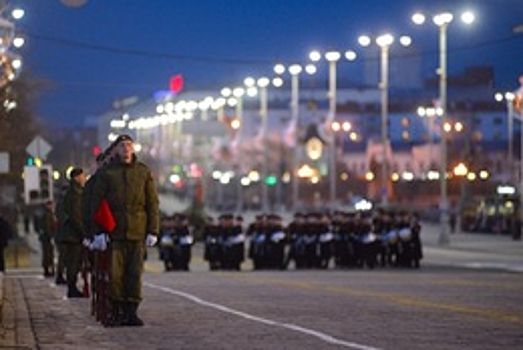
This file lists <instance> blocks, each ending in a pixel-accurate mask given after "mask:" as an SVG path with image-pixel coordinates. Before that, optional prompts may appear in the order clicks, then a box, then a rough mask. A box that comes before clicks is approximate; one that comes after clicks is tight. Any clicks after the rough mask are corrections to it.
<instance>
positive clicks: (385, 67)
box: [380, 45, 389, 206]
mask: <svg viewBox="0 0 523 350" xmlns="http://www.w3.org/2000/svg"><path fill="white" fill-rule="evenodd" d="M380 85H381V86H380V87H381V152H382V160H381V204H382V205H383V206H387V204H388V193H387V192H388V191H387V180H388V175H387V174H388V171H387V144H388V142H387V138H388V132H387V129H388V128H387V124H388V123H387V121H388V114H389V45H383V46H381V84H380Z"/></svg>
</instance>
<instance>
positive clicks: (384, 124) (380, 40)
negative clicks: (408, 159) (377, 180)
mask: <svg viewBox="0 0 523 350" xmlns="http://www.w3.org/2000/svg"><path fill="white" fill-rule="evenodd" d="M375 40H376V44H377V45H378V46H379V47H380V66H381V69H380V72H381V79H380V84H379V88H380V90H381V148H382V150H381V152H382V160H381V188H380V195H381V204H382V206H387V205H388V199H389V193H388V190H387V182H388V178H389V176H388V169H387V148H388V144H389V140H388V119H389V50H390V47H391V45H392V44H393V43H394V36H393V35H392V34H389V33H385V34H382V35H379V36H377V37H376V39H375ZM358 42H359V44H360V45H361V46H364V47H366V46H369V45H370V44H371V43H372V39H371V38H370V37H369V36H367V35H362V36H360V37H359V38H358ZM411 42H412V40H411V38H410V37H408V36H402V37H400V44H401V45H403V46H409V45H410V44H411Z"/></svg>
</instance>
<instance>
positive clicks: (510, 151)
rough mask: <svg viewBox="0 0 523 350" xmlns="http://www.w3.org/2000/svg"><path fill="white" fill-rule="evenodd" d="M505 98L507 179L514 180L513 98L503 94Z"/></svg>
mask: <svg viewBox="0 0 523 350" xmlns="http://www.w3.org/2000/svg"><path fill="white" fill-rule="evenodd" d="M505 100H506V102H507V118H508V121H507V122H508V123H507V124H508V145H507V146H508V147H507V148H508V149H507V152H508V169H509V170H508V172H509V176H508V178H509V181H510V182H512V181H514V150H513V148H514V146H513V141H512V140H513V137H514V136H513V135H514V100H513V99H507V98H506V96H505Z"/></svg>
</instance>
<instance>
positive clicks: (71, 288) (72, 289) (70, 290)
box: [67, 284, 84, 298]
mask: <svg viewBox="0 0 523 350" xmlns="http://www.w3.org/2000/svg"><path fill="white" fill-rule="evenodd" d="M67 297H68V298H83V297H84V294H83V293H82V292H80V291H79V290H78V288H76V286H75V285H73V284H69V285H68V286H67Z"/></svg>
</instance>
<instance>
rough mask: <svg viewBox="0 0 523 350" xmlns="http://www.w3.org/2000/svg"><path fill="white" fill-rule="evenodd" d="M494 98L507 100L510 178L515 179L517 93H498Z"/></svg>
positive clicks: (510, 179)
mask: <svg viewBox="0 0 523 350" xmlns="http://www.w3.org/2000/svg"><path fill="white" fill-rule="evenodd" d="M494 98H495V99H496V101H498V102H502V101H505V102H506V105H507V133H508V135H507V140H508V141H507V153H508V154H507V159H508V169H509V170H508V172H509V173H508V180H509V181H513V180H514V150H513V148H514V146H513V138H514V100H515V98H516V95H515V94H514V93H513V92H506V93H504V94H503V93H497V94H496V95H495V96H494Z"/></svg>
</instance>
